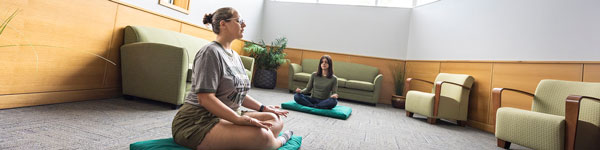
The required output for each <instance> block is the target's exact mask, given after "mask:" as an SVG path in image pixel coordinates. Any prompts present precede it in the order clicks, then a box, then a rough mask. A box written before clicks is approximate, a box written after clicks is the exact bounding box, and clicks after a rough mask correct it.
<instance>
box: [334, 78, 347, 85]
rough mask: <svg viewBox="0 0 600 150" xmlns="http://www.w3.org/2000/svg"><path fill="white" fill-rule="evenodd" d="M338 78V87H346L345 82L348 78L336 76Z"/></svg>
mask: <svg viewBox="0 0 600 150" xmlns="http://www.w3.org/2000/svg"><path fill="white" fill-rule="evenodd" d="M337 80H338V87H346V82H348V80H346V79H344V78H340V77H338V78H337Z"/></svg>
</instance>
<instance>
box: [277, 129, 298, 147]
mask: <svg viewBox="0 0 600 150" xmlns="http://www.w3.org/2000/svg"><path fill="white" fill-rule="evenodd" d="M281 134H282V133H279V135H281ZM301 145H302V137H301V136H296V135H292V137H291V138H290V140H289V141H287V142H286V143H285V144H284V145H283V146H281V147H279V148H278V149H277V150H297V149H300V146H301Z"/></svg>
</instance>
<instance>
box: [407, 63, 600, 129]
mask: <svg viewBox="0 0 600 150" xmlns="http://www.w3.org/2000/svg"><path fill="white" fill-rule="evenodd" d="M584 66H585V67H584ZM438 73H460V74H469V75H471V76H473V77H474V78H475V84H474V88H473V91H472V92H471V97H470V100H469V115H468V119H469V120H468V124H469V125H470V126H473V127H475V128H479V129H482V130H485V131H488V132H494V126H493V124H491V122H492V119H493V115H495V114H492V112H491V109H492V102H491V90H492V88H496V87H504V88H514V89H520V90H524V91H527V92H531V93H534V92H535V88H536V87H537V85H538V83H539V81H540V80H542V79H558V80H569V81H587V82H598V81H600V64H599V63H577V62H558V61H557V62H489V61H488V62H485V61H480V62H477V61H411V60H408V61H407V62H406V77H411V78H420V79H425V80H428V81H434V80H435V76H436V75H437V74H438ZM412 86H416V87H415V89H417V90H425V91H428V92H430V91H431V88H432V85H426V84H413V85H411V87H412ZM502 99H503V101H502V106H507V107H515V108H520V109H526V110H530V109H531V103H532V99H531V97H528V96H524V95H521V94H518V93H515V92H510V91H507V92H505V93H504V94H503V98H502Z"/></svg>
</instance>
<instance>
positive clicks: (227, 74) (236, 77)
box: [185, 41, 250, 111]
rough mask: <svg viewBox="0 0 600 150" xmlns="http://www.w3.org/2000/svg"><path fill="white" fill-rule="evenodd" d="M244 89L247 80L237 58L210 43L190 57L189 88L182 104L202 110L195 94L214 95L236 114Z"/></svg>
mask: <svg viewBox="0 0 600 150" xmlns="http://www.w3.org/2000/svg"><path fill="white" fill-rule="evenodd" d="M248 90H250V79H248V75H246V70H245V69H244V65H243V64H242V59H241V58H240V55H238V54H237V52H235V51H233V50H230V49H228V50H225V49H224V48H223V47H222V46H221V45H220V44H219V43H217V42H214V41H213V42H211V43H209V44H207V45H205V46H204V47H202V48H201V49H200V51H198V53H197V54H196V56H195V58H194V67H193V69H192V87H191V89H190V91H189V92H188V93H187V95H186V97H185V102H186V103H188V104H192V105H196V106H200V107H202V106H201V105H200V104H199V103H198V95H197V94H198V93H215V96H216V97H217V98H218V99H219V100H221V102H223V103H224V104H225V105H227V106H229V108H231V109H233V110H236V111H237V109H238V108H239V107H240V106H241V104H242V102H243V101H244V98H245V97H246V94H247V93H248Z"/></svg>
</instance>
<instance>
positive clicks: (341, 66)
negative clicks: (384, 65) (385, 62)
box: [333, 61, 379, 83]
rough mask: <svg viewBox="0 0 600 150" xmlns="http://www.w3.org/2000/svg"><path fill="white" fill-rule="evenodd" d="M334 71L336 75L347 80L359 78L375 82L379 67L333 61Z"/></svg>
mask: <svg viewBox="0 0 600 150" xmlns="http://www.w3.org/2000/svg"><path fill="white" fill-rule="evenodd" d="M333 72H334V74H335V75H336V76H338V77H340V78H344V79H347V80H359V81H365V82H370V83H373V81H374V80H375V77H376V76H377V74H379V69H377V68H375V67H372V66H367V65H363V64H355V63H349V62H342V61H333Z"/></svg>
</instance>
